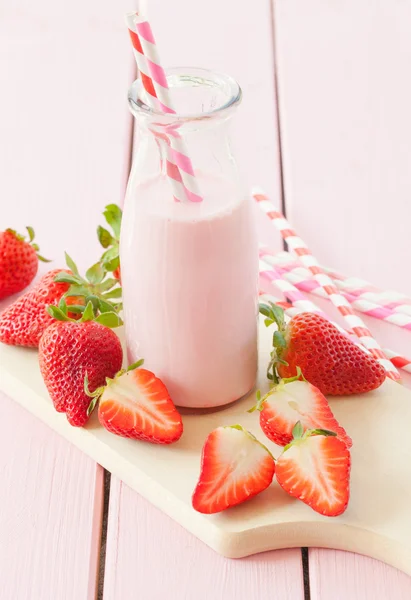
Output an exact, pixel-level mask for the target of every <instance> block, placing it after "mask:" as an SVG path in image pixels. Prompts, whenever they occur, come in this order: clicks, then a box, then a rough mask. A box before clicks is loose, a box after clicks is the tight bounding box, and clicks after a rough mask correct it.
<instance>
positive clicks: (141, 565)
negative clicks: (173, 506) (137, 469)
mask: <svg viewBox="0 0 411 600" xmlns="http://www.w3.org/2000/svg"><path fill="white" fill-rule="evenodd" d="M137 593H138V595H139V596H140V597H141V598H146V599H147V600H161V599H162V598H165V597H167V598H170V600H177V599H178V600H180V599H183V598H187V599H188V598H195V599H196V600H209V599H210V598H213V600H229V599H231V598H236V599H239V598H256V599H257V598H258V600H272V599H273V598H287V600H302V599H303V598H304V592H303V581H302V570H301V557H300V551H295V550H281V551H277V552H267V553H265V554H259V555H256V556H251V557H249V558H245V559H241V560H229V559H225V558H223V557H222V556H219V555H218V554H216V553H215V552H213V551H212V550H210V548H208V547H207V546H206V545H205V544H202V543H201V542H199V541H198V540H197V539H196V538H195V537H194V536H192V535H191V534H189V533H187V532H186V531H185V530H184V529H183V528H182V527H180V525H177V524H176V523H175V522H174V521H172V520H171V519H170V518H169V517H167V516H166V515H164V514H163V513H161V512H160V511H158V510H157V509H155V508H153V507H152V506H151V505H150V504H149V503H148V502H147V501H146V500H144V499H143V498H141V496H139V495H138V494H136V493H135V492H133V491H132V490H131V489H130V488H128V487H127V486H126V485H124V484H123V483H122V482H120V481H119V480H118V479H114V478H112V488H111V494H110V520H109V527H108V532H107V555H106V572H105V582H104V598H106V599H107V600H108V599H110V600H117V599H119V600H120V598H121V600H134V599H135V598H136V594H137Z"/></svg>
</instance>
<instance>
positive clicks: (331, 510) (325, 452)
mask: <svg viewBox="0 0 411 600" xmlns="http://www.w3.org/2000/svg"><path fill="white" fill-rule="evenodd" d="M293 434H294V439H293V441H292V442H291V443H290V444H288V446H286V447H285V448H284V451H283V453H282V454H281V456H280V457H279V458H278V460H277V463H276V470H275V474H276V477H277V481H278V483H279V484H280V485H281V487H282V488H283V489H284V490H285V491H286V492H287V493H288V494H290V496H294V497H295V498H298V499H299V500H302V501H303V502H305V504H308V506H311V508H312V509H313V510H315V511H316V512H318V513H320V514H322V515H326V516H328V517H336V516H337V515H341V514H342V513H343V512H344V511H345V509H346V508H347V505H348V500H349V496H350V490H349V480H350V467H351V457H350V452H349V450H348V448H347V446H346V445H345V444H344V442H343V441H341V440H339V439H338V438H337V437H334V434H333V433H332V432H329V431H324V430H322V429H316V430H309V431H306V432H305V433H304V435H303V428H302V426H301V424H300V423H297V424H296V425H295V427H294V429H293Z"/></svg>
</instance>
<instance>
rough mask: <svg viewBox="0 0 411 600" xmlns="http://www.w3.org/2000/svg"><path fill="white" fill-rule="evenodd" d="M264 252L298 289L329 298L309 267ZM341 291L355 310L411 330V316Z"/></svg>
mask: <svg viewBox="0 0 411 600" xmlns="http://www.w3.org/2000/svg"><path fill="white" fill-rule="evenodd" d="M263 253H264V256H263V260H264V261H265V262H266V263H267V264H269V265H271V266H274V267H276V268H277V270H279V273H280V275H281V276H282V277H283V278H284V279H285V280H286V281H288V282H290V283H292V284H294V285H295V286H296V287H297V288H298V289H300V290H302V291H304V292H307V293H309V294H315V295H316V296H319V297H321V298H328V299H329V295H328V294H327V292H326V291H325V290H324V288H323V287H322V286H320V285H319V284H318V282H317V281H316V280H315V279H313V276H312V274H311V272H310V271H309V270H308V269H306V268H305V267H301V266H300V265H297V266H296V265H295V263H289V264H288V265H287V264H281V265H279V264H278V261H277V260H276V257H275V255H273V254H271V253H270V252H269V251H263ZM334 283H335V282H334ZM340 293H341V294H342V295H343V296H344V298H345V299H346V300H348V302H349V303H350V304H351V306H352V307H353V308H354V309H355V310H358V311H359V312H362V313H364V314H366V315H368V316H369V317H374V318H376V319H381V320H383V321H386V322H387V323H391V324H392V325H397V327H402V328H404V329H408V330H409V331H411V316H409V315H406V314H402V313H399V312H396V311H394V310H392V309H391V308H387V307H386V306H380V305H378V304H375V302H370V301H369V300H365V299H363V297H357V296H354V295H352V294H350V293H349V292H346V291H343V290H341V289H340Z"/></svg>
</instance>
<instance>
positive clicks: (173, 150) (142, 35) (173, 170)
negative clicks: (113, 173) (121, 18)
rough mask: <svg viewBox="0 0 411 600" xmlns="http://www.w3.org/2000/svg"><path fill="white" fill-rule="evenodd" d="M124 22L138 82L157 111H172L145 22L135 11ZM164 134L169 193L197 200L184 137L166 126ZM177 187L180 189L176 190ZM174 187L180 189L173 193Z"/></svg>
mask: <svg viewBox="0 0 411 600" xmlns="http://www.w3.org/2000/svg"><path fill="white" fill-rule="evenodd" d="M126 23H127V27H128V30H129V34H130V39H131V43H132V46H133V52H134V57H135V59H136V62H137V68H138V70H139V71H140V74H141V81H142V84H143V86H144V89H145V90H146V92H147V95H148V98H149V103H150V104H151V105H152V106H153V107H154V108H155V109H157V110H159V111H161V112H164V113H169V114H170V113H173V114H175V110H174V108H173V106H172V102H171V97H170V91H169V88H168V83H167V77H166V75H165V72H164V69H163V68H162V66H161V62H160V57H159V53H158V48H157V45H156V43H155V39H154V36H153V32H152V30H151V27H150V24H149V22H148V21H147V19H146V18H145V17H143V16H142V15H139V14H138V13H128V14H127V15H126ZM167 134H168V136H169V144H168V145H167V160H168V163H169V164H168V165H167V173H168V175H169V178H170V179H171V180H172V181H174V182H176V184H173V193H174V195H176V193H178V198H177V199H178V200H180V201H181V200H182V199H184V200H185V199H187V200H189V201H190V202H201V201H202V200H203V198H202V196H201V194H200V190H199V187H198V183H197V179H196V176H195V173H194V168H193V165H192V162H191V159H190V157H189V155H188V152H187V148H186V145H185V143H184V140H183V139H182V138H181V135H180V134H179V133H178V131H176V130H175V129H172V128H169V129H168V130H167ZM180 188H182V189H181V190H180ZM177 190H180V191H179V192H177ZM181 192H183V193H184V195H182V194H181ZM181 196H183V197H181Z"/></svg>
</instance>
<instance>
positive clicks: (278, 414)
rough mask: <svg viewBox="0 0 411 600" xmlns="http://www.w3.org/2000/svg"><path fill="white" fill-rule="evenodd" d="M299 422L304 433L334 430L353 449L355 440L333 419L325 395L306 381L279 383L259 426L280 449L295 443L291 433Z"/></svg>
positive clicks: (267, 403)
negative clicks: (309, 430)
mask: <svg viewBox="0 0 411 600" xmlns="http://www.w3.org/2000/svg"><path fill="white" fill-rule="evenodd" d="M297 421H300V422H301V424H302V426H303V430H304V431H306V430H307V429H327V430H329V431H333V432H334V433H336V434H337V436H338V437H339V438H340V439H341V440H343V441H344V442H345V444H346V445H347V446H348V447H349V448H350V447H351V446H352V440H351V438H350V437H349V436H348V435H347V433H346V431H345V430H344V428H343V427H341V425H340V424H339V423H338V421H337V419H336V418H335V417H334V415H333V413H332V411H331V408H330V406H329V404H328V401H327V399H326V398H325V396H324V395H323V394H322V393H321V392H320V390H319V389H318V388H316V387H315V386H313V385H311V384H310V383H308V382H306V381H292V382H290V383H286V384H284V383H280V385H278V386H276V387H275V388H274V389H273V391H272V393H270V394H269V395H268V397H267V399H266V400H265V402H264V404H263V409H262V411H261V413H260V425H261V429H262V430H263V432H264V433H265V435H266V436H267V437H268V438H269V439H270V440H271V441H273V442H274V443H275V444H277V445H279V446H285V445H286V444H289V443H290V442H291V440H292V437H293V436H292V430H293V427H294V425H295V423H296V422H297Z"/></svg>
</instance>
